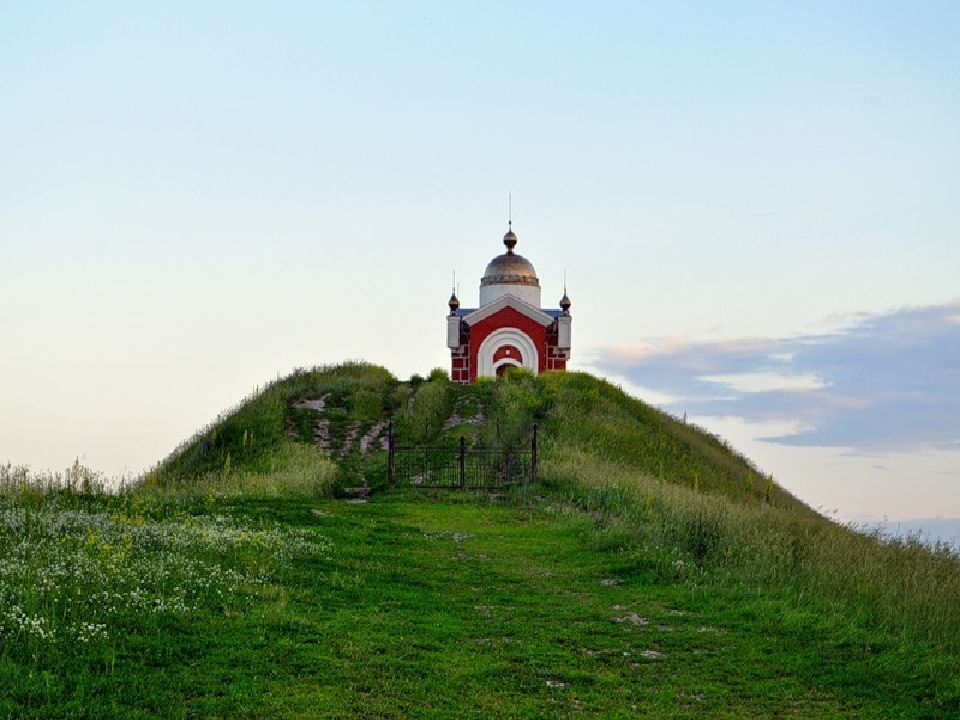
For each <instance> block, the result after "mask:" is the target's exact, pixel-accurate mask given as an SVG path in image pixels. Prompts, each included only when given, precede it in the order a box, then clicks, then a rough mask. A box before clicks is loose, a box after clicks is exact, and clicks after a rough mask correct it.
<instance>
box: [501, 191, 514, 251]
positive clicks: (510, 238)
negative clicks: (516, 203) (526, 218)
mask: <svg viewBox="0 0 960 720" xmlns="http://www.w3.org/2000/svg"><path fill="white" fill-rule="evenodd" d="M503 244H504V245H506V246H507V255H513V248H514V247H515V246H516V244H517V234H516V233H515V232H514V231H513V193H508V194H507V234H506V235H504V236H503Z"/></svg>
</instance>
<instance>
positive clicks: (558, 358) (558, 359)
mask: <svg viewBox="0 0 960 720" xmlns="http://www.w3.org/2000/svg"><path fill="white" fill-rule="evenodd" d="M557 342H558V338H557V323H556V322H554V323H553V325H551V326H550V327H549V328H547V370H566V369H567V351H566V350H559V349H558V348H557Z"/></svg>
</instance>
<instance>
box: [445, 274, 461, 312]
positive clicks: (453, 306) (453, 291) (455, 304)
mask: <svg viewBox="0 0 960 720" xmlns="http://www.w3.org/2000/svg"><path fill="white" fill-rule="evenodd" d="M447 307H449V308H450V315H456V314H457V308H459V307H460V299H459V298H458V297H457V271H456V270H454V271H453V285H452V287H451V288H450V301H449V302H448V303H447Z"/></svg>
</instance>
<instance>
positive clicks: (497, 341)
mask: <svg viewBox="0 0 960 720" xmlns="http://www.w3.org/2000/svg"><path fill="white" fill-rule="evenodd" d="M504 365H514V366H516V367H524V368H527V369H528V370H532V371H533V372H534V373H537V372H539V368H540V354H539V353H538V352H537V346H536V344H534V342H533V340H532V339H531V338H530V336H529V335H527V334H526V333H525V332H523V331H522V330H520V329H518V328H512V327H506V328H500V329H499V330H494V331H493V332H492V333H490V334H489V335H488V336H487V337H486V338H484V340H483V342H482V343H480V347H479V348H478V349H477V377H498V376H499V375H501V371H500V368H501V367H502V366H504Z"/></svg>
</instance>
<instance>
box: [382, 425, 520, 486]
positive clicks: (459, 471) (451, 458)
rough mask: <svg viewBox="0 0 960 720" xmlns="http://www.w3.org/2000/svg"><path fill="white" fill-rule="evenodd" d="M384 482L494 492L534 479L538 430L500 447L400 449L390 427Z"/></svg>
mask: <svg viewBox="0 0 960 720" xmlns="http://www.w3.org/2000/svg"><path fill="white" fill-rule="evenodd" d="M387 450H388V457H387V478H388V480H389V481H390V484H391V485H401V486H410V487H421V488H451V489H454V488H460V489H464V490H467V489H472V490H477V489H493V488H503V487H508V486H510V485H523V484H526V483H531V482H536V479H537V426H536V425H534V426H533V427H532V428H531V430H530V433H529V434H528V437H527V438H525V439H524V440H522V441H520V442H517V443H513V444H504V445H502V446H500V447H480V446H469V447H468V446H467V442H466V440H465V439H464V438H460V442H459V443H457V444H454V445H433V446H429V445H421V446H413V445H401V444H399V443H398V442H397V440H396V437H395V436H394V433H393V424H392V423H391V424H390V432H389V435H388V445H387Z"/></svg>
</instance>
